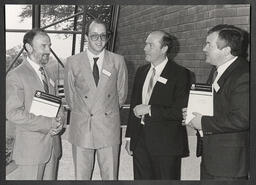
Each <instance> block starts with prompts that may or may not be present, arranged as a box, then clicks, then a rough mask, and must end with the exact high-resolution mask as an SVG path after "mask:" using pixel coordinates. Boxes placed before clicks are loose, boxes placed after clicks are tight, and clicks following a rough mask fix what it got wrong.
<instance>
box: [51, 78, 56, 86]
mask: <svg viewBox="0 0 256 185" xmlns="http://www.w3.org/2000/svg"><path fill="white" fill-rule="evenodd" d="M50 84H51V85H52V86H53V87H55V83H54V81H53V80H52V79H50Z"/></svg>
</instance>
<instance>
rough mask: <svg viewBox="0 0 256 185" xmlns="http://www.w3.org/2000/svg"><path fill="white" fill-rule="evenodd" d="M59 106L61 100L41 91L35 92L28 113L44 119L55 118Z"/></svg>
mask: <svg viewBox="0 0 256 185" xmlns="http://www.w3.org/2000/svg"><path fill="white" fill-rule="evenodd" d="M60 106H61V98H60V97H58V96H54V95H51V94H47V93H45V92H42V91H38V90H37V91H36V92H35V95H34V97H33V100H32V104H31V107H30V111H29V112H30V113H33V114H35V115H37V116H38V115H42V116H46V117H56V116H57V114H58V111H59V109H60Z"/></svg>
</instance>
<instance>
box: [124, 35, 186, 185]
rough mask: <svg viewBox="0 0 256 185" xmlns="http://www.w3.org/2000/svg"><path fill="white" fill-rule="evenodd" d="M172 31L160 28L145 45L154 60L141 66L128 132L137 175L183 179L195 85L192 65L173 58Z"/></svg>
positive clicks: (147, 177) (128, 140)
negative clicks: (187, 114)
mask: <svg viewBox="0 0 256 185" xmlns="http://www.w3.org/2000/svg"><path fill="white" fill-rule="evenodd" d="M171 48H172V39H171V36H170V35H169V34H168V33H166V32H163V31H154V32H152V33H150V34H149V36H148V37H147V39H146V45H145V48H144V51H145V55H146V61H147V62H149V64H146V65H143V66H141V67H139V68H138V70H137V72H136V76H135V80H134V87H133V92H132V97H131V107H130V114H129V121H128V125H127V131H126V138H127V143H126V150H127V151H128V153H129V154H130V155H133V167H134V179H175V180H179V179H180V170H181V158H182V157H186V156H188V155H189V150H188V139H187V132H186V128H185V127H184V126H182V125H181V122H182V111H181V108H183V107H186V104H187V100H188V93H189V88H190V81H189V78H190V73H189V70H187V69H185V68H184V67H181V66H179V65H178V64H176V63H175V62H173V61H170V60H169V59H168V54H170V50H171Z"/></svg>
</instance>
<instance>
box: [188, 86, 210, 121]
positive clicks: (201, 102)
mask: <svg viewBox="0 0 256 185" xmlns="http://www.w3.org/2000/svg"><path fill="white" fill-rule="evenodd" d="M193 112H197V113H200V114H202V115H206V116H213V90H212V86H211V85H206V84H193V85H192V86H191V90H190V92H189V99H188V107H187V117H186V121H185V123H186V124H188V123H189V122H190V121H191V120H192V119H193V118H194V115H193V114H192V113H193Z"/></svg>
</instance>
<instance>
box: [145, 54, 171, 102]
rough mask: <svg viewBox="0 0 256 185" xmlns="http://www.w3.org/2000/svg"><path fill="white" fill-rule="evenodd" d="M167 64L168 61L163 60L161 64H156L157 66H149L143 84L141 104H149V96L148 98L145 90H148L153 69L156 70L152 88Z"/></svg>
mask: <svg viewBox="0 0 256 185" xmlns="http://www.w3.org/2000/svg"><path fill="white" fill-rule="evenodd" d="M167 62H168V59H167V58H165V60H164V61H163V62H161V63H160V64H158V65H157V66H154V65H153V64H151V67H150V69H149V71H148V74H147V76H146V79H145V82H144V84H143V89H142V104H148V103H149V99H150V96H148V94H147V90H148V86H149V81H150V78H151V76H152V72H153V68H155V70H156V73H155V76H154V78H153V87H154V85H155V84H156V82H157V81H158V79H159V77H160V75H161V73H162V71H163V69H164V67H165V66H166V64H167Z"/></svg>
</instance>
